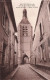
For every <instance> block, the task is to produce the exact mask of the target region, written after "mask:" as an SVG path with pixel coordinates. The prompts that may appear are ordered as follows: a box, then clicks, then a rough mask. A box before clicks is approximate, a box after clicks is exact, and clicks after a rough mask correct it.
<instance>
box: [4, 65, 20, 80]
mask: <svg viewBox="0 0 50 80" xmlns="http://www.w3.org/2000/svg"><path fill="white" fill-rule="evenodd" d="M18 69H19V67H17V68H16V69H15V70H14V71H13V72H11V73H10V74H9V75H8V76H7V77H6V78H5V79H4V80H11V79H12V78H13V76H14V75H15V73H16V72H17V71H18Z"/></svg>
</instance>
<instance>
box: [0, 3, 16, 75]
mask: <svg viewBox="0 0 50 80" xmlns="http://www.w3.org/2000/svg"><path fill="white" fill-rule="evenodd" d="M12 17H13V16H12ZM16 46H17V45H16ZM16 46H15V30H14V25H13V22H12V19H11V16H10V13H9V9H8V5H7V4H6V2H0V66H2V67H4V69H3V68H2V69H3V73H4V76H5V75H6V74H7V73H8V72H10V71H12V70H13V68H14V64H15V53H14V52H15V47H16Z"/></svg>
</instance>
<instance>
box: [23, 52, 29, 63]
mask: <svg viewBox="0 0 50 80" xmlns="http://www.w3.org/2000/svg"><path fill="white" fill-rule="evenodd" d="M28 63H29V57H28V56H27V55H26V54H25V55H24V56H23V59H22V64H28Z"/></svg>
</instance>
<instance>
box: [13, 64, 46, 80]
mask: <svg viewBox="0 0 50 80" xmlns="http://www.w3.org/2000/svg"><path fill="white" fill-rule="evenodd" d="M12 80H45V79H43V78H42V77H40V76H39V75H38V74H37V73H36V72H34V71H32V70H31V69H30V68H29V65H27V64H25V65H21V66H20V68H19V70H18V71H17V72H16V74H15V76H14V77H13V79H12Z"/></svg>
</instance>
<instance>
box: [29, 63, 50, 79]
mask: <svg viewBox="0 0 50 80" xmlns="http://www.w3.org/2000/svg"><path fill="white" fill-rule="evenodd" d="M29 67H30V68H31V69H32V70H33V71H35V72H36V73H37V74H39V75H40V76H41V77H43V78H44V79H46V80H50V75H49V74H47V73H45V72H43V71H41V70H38V69H36V68H34V67H32V66H31V65H30V66H29Z"/></svg>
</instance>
